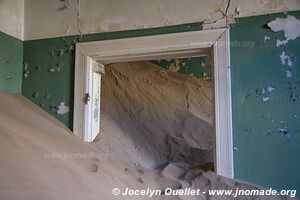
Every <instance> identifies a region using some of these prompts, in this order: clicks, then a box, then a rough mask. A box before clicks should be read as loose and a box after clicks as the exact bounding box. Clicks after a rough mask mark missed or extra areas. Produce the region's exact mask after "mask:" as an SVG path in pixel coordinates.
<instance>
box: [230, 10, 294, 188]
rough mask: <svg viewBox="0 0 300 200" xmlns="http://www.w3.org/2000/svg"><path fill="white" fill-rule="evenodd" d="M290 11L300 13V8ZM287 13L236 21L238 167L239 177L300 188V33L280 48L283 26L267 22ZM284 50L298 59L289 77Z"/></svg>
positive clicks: (234, 62) (234, 98)
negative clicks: (272, 26)
mask: <svg viewBox="0 0 300 200" xmlns="http://www.w3.org/2000/svg"><path fill="white" fill-rule="evenodd" d="M288 14H289V15H293V16H295V17H297V18H298V19H300V12H291V13H288ZM286 16H287V15H285V14H274V15H265V16H258V17H249V18H241V19H239V20H238V23H236V24H234V25H232V27H231V31H230V37H231V42H232V46H231V71H232V93H233V94H232V103H233V130H234V132H233V135H234V146H235V148H236V150H235V151H234V171H235V177H236V178H238V179H242V180H246V181H249V182H253V183H256V184H259V185H263V186H267V187H273V188H277V189H279V188H280V189H297V190H298V192H299V191H300V172H299V168H300V61H299V60H300V37H298V38H297V39H295V40H290V41H289V42H288V44H287V45H286V46H281V47H280V48H278V47H276V40H277V38H278V39H283V38H284V34H283V31H281V32H276V33H275V32H272V30H270V29H269V28H268V27H267V26H266V24H267V23H268V22H270V21H272V20H274V19H275V18H276V17H286ZM265 36H267V37H270V40H267V41H266V42H265V41H264V37H265ZM239 43H240V44H239ZM243 44H244V45H243ZM247 44H251V45H247ZM282 51H285V52H286V53H287V54H288V55H290V56H291V60H292V62H293V63H294V65H293V66H292V68H291V71H292V74H293V76H292V77H290V78H288V77H287V76H286V71H287V70H288V67H287V66H286V65H282V63H281V59H280V55H281V53H282ZM268 89H269V91H268ZM273 89H275V90H273ZM268 98H269V99H268Z"/></svg>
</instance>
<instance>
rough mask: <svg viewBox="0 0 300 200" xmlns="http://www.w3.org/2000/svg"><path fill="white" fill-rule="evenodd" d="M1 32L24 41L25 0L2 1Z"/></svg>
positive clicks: (0, 11)
mask: <svg viewBox="0 0 300 200" xmlns="http://www.w3.org/2000/svg"><path fill="white" fill-rule="evenodd" d="M0 31H1V32H4V33H6V34H8V35H11V36H13V37H16V38H18V39H21V40H22V39H23V35H24V34H23V33H24V0H0Z"/></svg>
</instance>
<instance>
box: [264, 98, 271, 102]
mask: <svg viewBox="0 0 300 200" xmlns="http://www.w3.org/2000/svg"><path fill="white" fill-rule="evenodd" d="M262 100H263V102H267V101H269V100H270V97H263V98H262Z"/></svg>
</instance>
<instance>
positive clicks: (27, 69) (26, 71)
mask: <svg viewBox="0 0 300 200" xmlns="http://www.w3.org/2000/svg"><path fill="white" fill-rule="evenodd" d="M29 73H30V72H29V68H28V63H25V64H24V78H28V76H29Z"/></svg>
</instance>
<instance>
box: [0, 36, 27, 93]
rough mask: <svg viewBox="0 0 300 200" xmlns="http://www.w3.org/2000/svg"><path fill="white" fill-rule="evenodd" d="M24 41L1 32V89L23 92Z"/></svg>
mask: <svg viewBox="0 0 300 200" xmlns="http://www.w3.org/2000/svg"><path fill="white" fill-rule="evenodd" d="M22 62H23V42H22V41H21V40H19V39H16V38H14V37H12V36H9V35H7V34H5V33H2V32H0V91H6V92H11V93H21V89H22Z"/></svg>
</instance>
